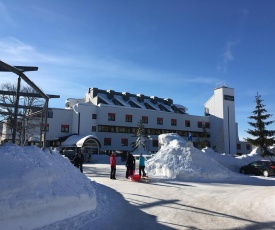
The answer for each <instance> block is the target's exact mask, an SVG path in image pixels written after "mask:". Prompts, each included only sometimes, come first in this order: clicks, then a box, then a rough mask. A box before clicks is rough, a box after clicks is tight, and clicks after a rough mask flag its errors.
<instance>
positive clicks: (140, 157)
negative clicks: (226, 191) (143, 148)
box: [139, 153, 146, 177]
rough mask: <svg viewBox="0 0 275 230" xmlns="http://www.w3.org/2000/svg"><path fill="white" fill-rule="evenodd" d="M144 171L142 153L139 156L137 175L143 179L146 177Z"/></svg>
mask: <svg viewBox="0 0 275 230" xmlns="http://www.w3.org/2000/svg"><path fill="white" fill-rule="evenodd" d="M144 169H145V157H144V156H142V153H141V154H140V156H139V175H140V176H141V172H142V176H143V177H145V176H146V173H145V171H144Z"/></svg>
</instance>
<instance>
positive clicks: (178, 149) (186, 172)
mask: <svg viewBox="0 0 275 230" xmlns="http://www.w3.org/2000/svg"><path fill="white" fill-rule="evenodd" d="M187 143H188V142H186V141H185V140H184V139H183V138H181V137H180V136H179V135H178V134H174V133H173V134H162V135H160V136H159V144H160V146H161V149H160V150H159V151H158V152H157V153H156V155H155V156H154V157H153V158H151V159H149V160H148V161H147V166H146V169H147V173H148V175H149V176H152V177H158V178H166V179H184V180H196V181H198V180H203V181H204V180H211V181H218V180H224V179H232V177H234V178H237V177H242V176H243V175H239V174H237V173H235V172H233V171H231V170H229V169H228V168H227V167H225V166H223V165H221V164H220V163H219V162H217V161H216V160H215V159H214V158H213V157H211V154H217V153H214V151H211V149H206V150H205V152H203V151H201V150H199V149H197V148H195V147H193V146H190V145H188V144H187Z"/></svg>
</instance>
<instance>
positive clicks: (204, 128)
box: [201, 122, 209, 148]
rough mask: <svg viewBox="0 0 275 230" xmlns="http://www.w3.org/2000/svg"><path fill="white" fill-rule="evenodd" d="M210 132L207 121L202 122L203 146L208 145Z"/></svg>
mask: <svg viewBox="0 0 275 230" xmlns="http://www.w3.org/2000/svg"><path fill="white" fill-rule="evenodd" d="M208 136H209V134H208V132H207V129H206V124H205V122H202V140H201V147H202V148H206V147H207V146H208Z"/></svg>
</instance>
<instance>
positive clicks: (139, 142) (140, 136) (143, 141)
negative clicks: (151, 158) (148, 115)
mask: <svg viewBox="0 0 275 230" xmlns="http://www.w3.org/2000/svg"><path fill="white" fill-rule="evenodd" d="M134 137H136V138H137V139H136V141H134V142H132V152H134V151H135V150H137V149H139V148H143V149H144V151H145V152H148V143H147V142H148V140H149V137H148V136H147V135H146V134H145V128H144V125H143V123H142V120H140V121H139V122H138V128H137V131H136V134H135V136H134Z"/></svg>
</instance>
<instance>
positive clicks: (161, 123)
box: [157, 117, 163, 125]
mask: <svg viewBox="0 0 275 230" xmlns="http://www.w3.org/2000/svg"><path fill="white" fill-rule="evenodd" d="M157 124H158V125H163V118H162V117H158V118H157Z"/></svg>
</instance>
